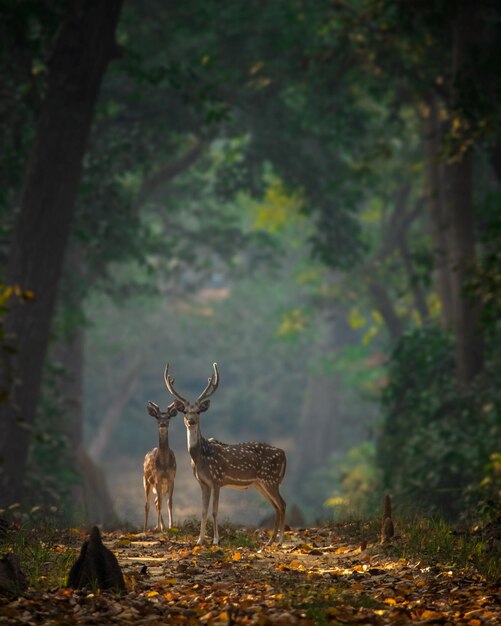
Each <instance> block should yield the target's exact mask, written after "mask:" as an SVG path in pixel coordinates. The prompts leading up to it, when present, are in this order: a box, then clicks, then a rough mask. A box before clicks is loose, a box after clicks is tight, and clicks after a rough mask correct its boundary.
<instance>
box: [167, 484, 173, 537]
mask: <svg viewBox="0 0 501 626" xmlns="http://www.w3.org/2000/svg"><path fill="white" fill-rule="evenodd" d="M167 489H168V491H167V498H168V499H167V512H168V514H169V528H172V525H173V524H172V494H173V493H174V481H173V480H172V481H171V482H170V483H169V486H168V488H167Z"/></svg>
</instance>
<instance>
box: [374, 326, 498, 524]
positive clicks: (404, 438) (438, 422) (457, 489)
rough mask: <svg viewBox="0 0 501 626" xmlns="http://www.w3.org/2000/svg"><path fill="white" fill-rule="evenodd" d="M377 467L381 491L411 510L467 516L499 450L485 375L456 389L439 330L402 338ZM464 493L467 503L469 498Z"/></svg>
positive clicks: (392, 365)
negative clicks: (379, 474) (388, 492)
mask: <svg viewBox="0 0 501 626" xmlns="http://www.w3.org/2000/svg"><path fill="white" fill-rule="evenodd" d="M388 374H389V383H388V386H387V387H386V389H385V391H384V393H383V399H382V410H383V419H384V421H383V425H382V432H381V435H380V438H379V442H378V465H379V466H380V467H381V468H382V471H383V485H384V487H385V488H387V489H389V490H390V491H391V492H392V493H393V494H394V496H395V499H397V500H400V502H402V503H403V504H405V505H406V506H407V507H409V508H411V509H416V510H419V511H420V512H423V511H432V512H439V513H441V514H444V515H447V516H450V517H458V516H467V514H468V511H467V503H468V504H469V505H472V506H478V498H479V497H480V496H481V494H480V492H479V491H478V490H477V489H475V486H478V485H479V484H480V483H481V481H482V479H483V477H484V472H485V468H486V465H487V463H488V462H489V458H490V455H491V454H493V453H495V452H498V451H499V445H500V423H501V419H500V416H501V395H500V393H499V389H498V386H497V385H496V384H495V383H494V380H495V378H493V376H492V373H491V372H489V370H487V371H486V372H485V374H483V375H482V377H480V378H479V379H478V380H477V381H476V382H475V384H473V385H472V386H471V388H470V389H469V390H468V391H464V392H463V391H460V390H459V389H458V387H457V386H456V384H455V376H454V367H453V354H452V341H451V338H450V337H449V336H448V335H447V334H445V333H444V332H443V331H442V330H441V329H439V328H434V327H424V328H422V329H418V330H414V331H411V332H407V333H405V334H404V335H403V336H402V338H401V339H400V341H399V342H398V344H397V346H396V347H395V349H394V351H393V353H392V355H391V358H390V362H389V370H388ZM467 494H468V500H466V496H467Z"/></svg>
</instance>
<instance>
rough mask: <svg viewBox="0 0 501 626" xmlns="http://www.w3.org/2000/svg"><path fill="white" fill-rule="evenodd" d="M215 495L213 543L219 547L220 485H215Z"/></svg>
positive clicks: (213, 503) (213, 497)
mask: <svg viewBox="0 0 501 626" xmlns="http://www.w3.org/2000/svg"><path fill="white" fill-rule="evenodd" d="M212 489H213V495H212V520H213V523H214V539H213V540H212V543H213V544H214V545H215V546H217V545H219V529H218V527H217V511H218V508H219V485H214V487H213V488H212Z"/></svg>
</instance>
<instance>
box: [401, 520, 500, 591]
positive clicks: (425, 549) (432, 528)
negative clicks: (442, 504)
mask: <svg viewBox="0 0 501 626" xmlns="http://www.w3.org/2000/svg"><path fill="white" fill-rule="evenodd" d="M401 533H402V535H403V541H402V542H400V543H396V544H394V546H393V547H392V549H395V550H397V551H398V552H399V554H400V556H402V557H403V558H408V557H413V558H416V557H417V558H419V559H421V560H422V561H426V562H427V563H429V564H430V565H435V564H437V563H440V564H442V565H446V566H451V568H452V567H455V566H456V567H462V568H468V567H474V568H475V569H476V570H477V571H478V572H479V573H480V574H482V575H483V576H485V578H486V579H487V580H490V581H497V580H499V579H500V578H501V559H500V558H499V553H497V552H496V551H495V550H493V549H492V548H491V547H490V546H489V544H488V543H487V542H486V541H485V540H484V539H483V538H482V537H481V536H476V535H474V534H472V533H471V532H468V531H464V532H458V531H456V530H454V528H453V527H452V526H450V525H449V524H448V523H447V522H446V521H444V520H443V519H436V518H427V517H421V518H415V519H412V520H408V521H404V522H403V523H402V527H401Z"/></svg>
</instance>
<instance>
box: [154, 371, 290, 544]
mask: <svg viewBox="0 0 501 626" xmlns="http://www.w3.org/2000/svg"><path fill="white" fill-rule="evenodd" d="M213 369H214V373H213V374H212V376H211V377H210V378H209V384H208V385H207V387H206V388H205V389H204V391H203V392H202V393H201V394H200V395H199V396H198V398H197V399H196V400H195V402H194V403H193V404H192V403H191V402H189V401H188V400H186V398H183V397H182V396H181V395H180V394H179V393H178V392H177V391H176V390H175V389H174V379H173V378H171V377H170V376H169V365H167V366H166V368H165V372H164V380H165V384H166V385H167V389H168V390H169V391H170V393H171V394H172V395H173V396H174V397H175V398H176V400H174V402H173V403H172V404H171V405H170V407H173V408H175V409H176V410H179V411H180V412H181V413H184V424H185V426H186V430H187V435H188V452H189V453H190V456H191V467H192V469H193V473H194V474H195V478H196V479H197V480H198V482H199V484H200V487H201V489H202V519H201V523H200V537H199V538H198V542H197V544H198V545H202V544H203V542H204V539H205V527H206V523H207V511H208V508H209V500H210V496H211V493H213V500H212V516H213V520H214V538H213V543H214V544H215V545H217V544H218V543H219V531H218V526H217V511H218V505H219V491H220V489H221V487H236V488H240V489H246V488H247V487H251V486H253V487H255V488H256V489H257V490H258V491H259V493H261V494H262V495H263V496H264V497H265V498H266V499H267V500H268V501H269V502H270V503H271V504H272V506H273V508H274V509H275V525H274V528H273V533H272V535H271V538H270V540H269V542H268V544H272V543H273V542H274V541H275V538H276V537H277V534H278V545H280V544H281V543H282V542H283V540H284V518H285V501H284V500H283V498H282V496H281V495H280V491H279V489H278V486H279V485H280V483H281V482H282V479H283V477H284V474H285V468H286V463H287V461H286V457H285V452H284V451H283V450H281V449H280V448H275V447H273V446H270V445H268V444H266V443H256V442H254V441H252V442H248V443H237V444H226V443H221V442H220V441H217V440H216V439H205V437H203V436H202V433H201V431H200V414H201V413H203V412H204V411H207V409H208V408H209V405H210V400H209V398H210V396H211V395H212V394H213V393H214V392H215V391H216V389H217V387H218V384H219V372H218V369H217V364H216V363H214V365H213Z"/></svg>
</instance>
